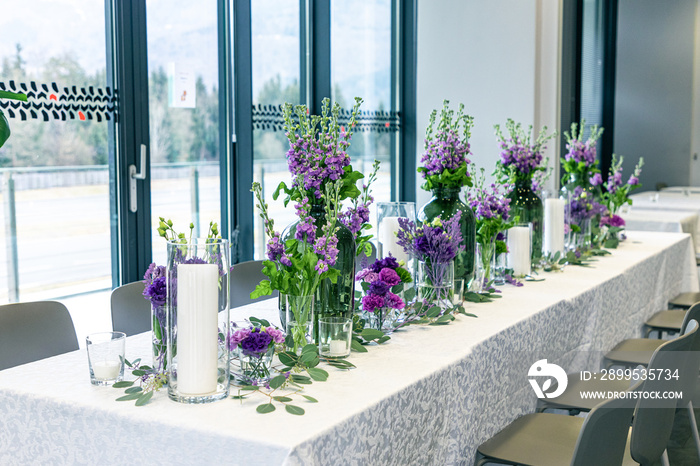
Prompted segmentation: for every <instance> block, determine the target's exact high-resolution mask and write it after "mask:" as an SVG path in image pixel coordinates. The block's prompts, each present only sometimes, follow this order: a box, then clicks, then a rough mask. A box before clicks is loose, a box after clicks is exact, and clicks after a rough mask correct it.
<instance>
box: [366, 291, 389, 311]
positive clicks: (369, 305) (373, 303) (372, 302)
mask: <svg viewBox="0 0 700 466" xmlns="http://www.w3.org/2000/svg"><path fill="white" fill-rule="evenodd" d="M385 306H386V303H385V301H384V297H382V296H377V295H373V294H368V295H365V296H363V297H362V309H363V310H364V311H366V312H374V310H375V309H381V308H383V307H385Z"/></svg>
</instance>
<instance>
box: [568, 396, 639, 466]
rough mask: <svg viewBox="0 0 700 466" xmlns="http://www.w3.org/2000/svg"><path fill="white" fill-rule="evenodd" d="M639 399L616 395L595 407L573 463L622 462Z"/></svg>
mask: <svg viewBox="0 0 700 466" xmlns="http://www.w3.org/2000/svg"><path fill="white" fill-rule="evenodd" d="M634 406H635V400H633V399H631V398H612V399H610V400H608V401H605V402H603V403H601V404H599V405H598V406H596V407H595V408H593V410H591V412H590V413H589V414H588V416H587V417H586V420H585V421H583V426H582V427H581V433H580V434H579V436H578V440H577V441H576V448H575V449H574V457H573V459H572V460H571V466H590V465H592V464H595V465H597V466H608V465H609V466H618V465H620V464H622V458H623V456H624V454H625V445H626V444H627V436H628V434H629V430H630V429H629V428H630V422H631V421H632V414H633V413H634Z"/></svg>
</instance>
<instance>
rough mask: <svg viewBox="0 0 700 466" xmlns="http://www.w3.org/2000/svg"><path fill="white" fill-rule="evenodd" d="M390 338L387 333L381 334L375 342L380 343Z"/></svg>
mask: <svg viewBox="0 0 700 466" xmlns="http://www.w3.org/2000/svg"><path fill="white" fill-rule="evenodd" d="M389 340H391V337H390V336H389V335H382V336H381V337H380V338H377V344H378V345H381V344H382V343H384V342H385V341H389Z"/></svg>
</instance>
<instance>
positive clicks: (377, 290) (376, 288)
mask: <svg viewBox="0 0 700 466" xmlns="http://www.w3.org/2000/svg"><path fill="white" fill-rule="evenodd" d="M389 288H390V286H389V285H388V284H387V283H384V282H383V281H382V280H376V281H373V282H372V283H370V285H369V292H370V294H374V295H379V296H384V295H385V294H386V293H387V292H388V291H389Z"/></svg>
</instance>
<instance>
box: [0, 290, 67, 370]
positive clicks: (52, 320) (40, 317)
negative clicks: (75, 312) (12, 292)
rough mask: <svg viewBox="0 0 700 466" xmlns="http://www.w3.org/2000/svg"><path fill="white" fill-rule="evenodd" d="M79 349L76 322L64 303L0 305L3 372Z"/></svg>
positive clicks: (0, 367) (0, 356)
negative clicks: (74, 324) (74, 322)
mask: <svg viewBox="0 0 700 466" xmlns="http://www.w3.org/2000/svg"><path fill="white" fill-rule="evenodd" d="M77 349H78V339H77V337H76V336H75V328H74V327H73V319H71V316H70V313H69V312H68V309H67V308H66V306H64V305H63V304H62V303H59V302H57V301H37V302H30V303H16V304H6V305H4V306H0V370H3V369H7V368H9V367H14V366H19V365H20V364H26V363H29V362H33V361H38V360H39V359H44V358H48V357H51V356H56V355H58V354H63V353H67V352H69V351H75V350H77Z"/></svg>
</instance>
